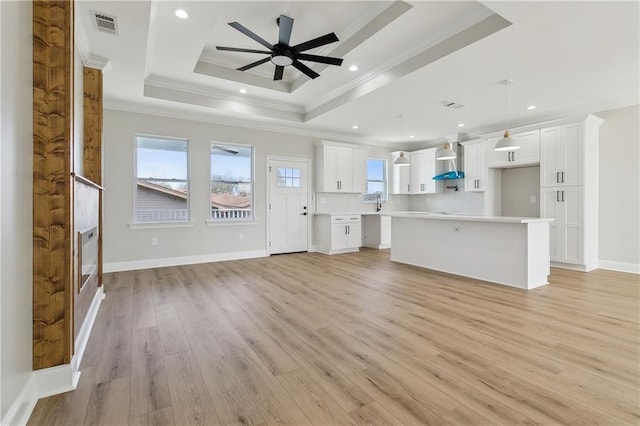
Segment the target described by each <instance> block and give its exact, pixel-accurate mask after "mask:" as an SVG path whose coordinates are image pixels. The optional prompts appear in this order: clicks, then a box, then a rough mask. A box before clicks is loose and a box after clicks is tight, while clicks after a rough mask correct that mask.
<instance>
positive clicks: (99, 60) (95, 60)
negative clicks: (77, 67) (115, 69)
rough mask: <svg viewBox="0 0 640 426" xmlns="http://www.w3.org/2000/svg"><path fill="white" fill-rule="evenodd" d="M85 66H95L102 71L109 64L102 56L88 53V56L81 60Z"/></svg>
mask: <svg viewBox="0 0 640 426" xmlns="http://www.w3.org/2000/svg"><path fill="white" fill-rule="evenodd" d="M82 63H83V64H84V66H85V67H88V68H96V69H99V70H102V71H104V70H105V69H106V68H107V66H109V59H107V58H103V57H102V56H97V55H90V56H89V57H88V58H86V59H85V60H83V61H82Z"/></svg>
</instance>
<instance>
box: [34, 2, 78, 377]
mask: <svg viewBox="0 0 640 426" xmlns="http://www.w3.org/2000/svg"><path fill="white" fill-rule="evenodd" d="M73 10H74V3H73V1H35V2H34V3H33V368H34V369H41V368H46V367H52V366H56V365H61V364H66V363H69V362H71V357H72V356H73V333H72V330H73V310H72V307H73V291H72V283H73V280H72V270H73V265H72V262H73V240H72V236H73V181H72V176H71V173H72V171H73V170H72V167H73V52H74V44H73V22H74V21H73V19H74V16H73Z"/></svg>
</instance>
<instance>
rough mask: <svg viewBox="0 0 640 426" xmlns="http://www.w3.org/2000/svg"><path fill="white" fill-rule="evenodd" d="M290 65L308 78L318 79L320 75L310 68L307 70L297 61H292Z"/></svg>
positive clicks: (306, 67)
mask: <svg viewBox="0 0 640 426" xmlns="http://www.w3.org/2000/svg"><path fill="white" fill-rule="evenodd" d="M291 65H293V66H294V67H295V68H296V69H297V70H298V71H301V72H303V73H304V74H305V75H306V76H307V77H309V78H316V77H320V74H318V73H317V72H315V71H314V70H312V69H311V68H309V67H308V66H306V65H305V64H303V63H302V62H300V61H298V60H296V61H293V63H292V64H291Z"/></svg>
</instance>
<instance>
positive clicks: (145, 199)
mask: <svg viewBox="0 0 640 426" xmlns="http://www.w3.org/2000/svg"><path fill="white" fill-rule="evenodd" d="M188 164H189V162H188V146H187V141H186V140H185V139H173V138H162V137H153V136H136V202H135V218H134V220H135V222H180V221H188V220H189V167H188Z"/></svg>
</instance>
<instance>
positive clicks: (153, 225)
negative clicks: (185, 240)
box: [129, 221, 196, 229]
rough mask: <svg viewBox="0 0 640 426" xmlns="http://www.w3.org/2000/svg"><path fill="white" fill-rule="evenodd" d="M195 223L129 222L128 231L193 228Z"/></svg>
mask: <svg viewBox="0 0 640 426" xmlns="http://www.w3.org/2000/svg"><path fill="white" fill-rule="evenodd" d="M194 226H196V224H195V222H193V221H189V222H131V223H129V229H158V228H193V227H194Z"/></svg>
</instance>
